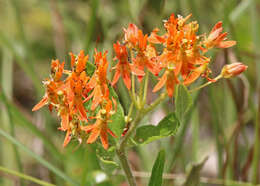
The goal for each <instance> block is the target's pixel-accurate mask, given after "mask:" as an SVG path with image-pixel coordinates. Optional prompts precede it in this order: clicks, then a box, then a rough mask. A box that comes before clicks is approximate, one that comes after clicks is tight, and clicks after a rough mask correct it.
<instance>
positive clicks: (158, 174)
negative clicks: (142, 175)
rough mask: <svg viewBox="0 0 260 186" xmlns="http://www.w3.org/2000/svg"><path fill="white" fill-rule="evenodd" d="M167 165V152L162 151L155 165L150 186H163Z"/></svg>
mask: <svg viewBox="0 0 260 186" xmlns="http://www.w3.org/2000/svg"><path fill="white" fill-rule="evenodd" d="M164 163H165V151H164V150H161V151H160V152H159V153H158V155H157V158H156V161H155V163H154V165H153V170H152V175H151V177H150V181H149V186H161V185H162V181H163V169H164Z"/></svg>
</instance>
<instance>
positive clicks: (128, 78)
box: [122, 69, 131, 90]
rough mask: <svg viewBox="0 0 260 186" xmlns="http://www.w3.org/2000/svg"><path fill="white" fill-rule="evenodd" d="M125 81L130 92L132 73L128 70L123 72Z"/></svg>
mask: <svg viewBox="0 0 260 186" xmlns="http://www.w3.org/2000/svg"><path fill="white" fill-rule="evenodd" d="M122 75H123V80H124V83H125V86H126V87H127V89H128V90H130V89H131V77H130V72H129V71H127V70H126V69H125V70H124V71H123V74H122Z"/></svg>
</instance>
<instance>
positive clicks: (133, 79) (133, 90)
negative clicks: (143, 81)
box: [131, 74, 136, 100]
mask: <svg viewBox="0 0 260 186" xmlns="http://www.w3.org/2000/svg"><path fill="white" fill-rule="evenodd" d="M131 78H132V80H131V83H132V95H133V99H134V100H136V97H135V76H134V74H132V77H131Z"/></svg>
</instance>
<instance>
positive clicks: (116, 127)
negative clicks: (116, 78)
mask: <svg viewBox="0 0 260 186" xmlns="http://www.w3.org/2000/svg"><path fill="white" fill-rule="evenodd" d="M109 91H110V94H111V96H112V97H113V98H115V100H116V104H117V111H116V113H115V114H113V115H112V117H111V122H110V123H109V128H110V129H111V130H112V131H113V132H114V133H115V134H116V136H117V138H116V139H117V140H118V139H119V137H120V136H121V134H122V133H123V130H124V127H125V115H124V110H123V107H122V105H121V104H120V101H119V99H118V96H117V94H116V92H115V90H114V89H113V88H112V87H111V86H110V87H109Z"/></svg>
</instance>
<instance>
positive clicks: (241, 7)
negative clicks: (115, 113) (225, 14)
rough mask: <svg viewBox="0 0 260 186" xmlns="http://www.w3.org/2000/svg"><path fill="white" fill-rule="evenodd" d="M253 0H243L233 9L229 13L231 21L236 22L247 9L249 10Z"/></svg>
mask: <svg viewBox="0 0 260 186" xmlns="http://www.w3.org/2000/svg"><path fill="white" fill-rule="evenodd" d="M252 2H253V0H243V1H241V2H240V3H239V4H238V5H237V7H236V8H234V9H233V10H232V12H231V13H230V14H229V19H230V21H231V22H233V23H234V22H236V21H237V19H238V18H239V17H240V16H241V15H242V14H243V13H245V10H247V9H248V8H249V7H250V5H251V3H252Z"/></svg>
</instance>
